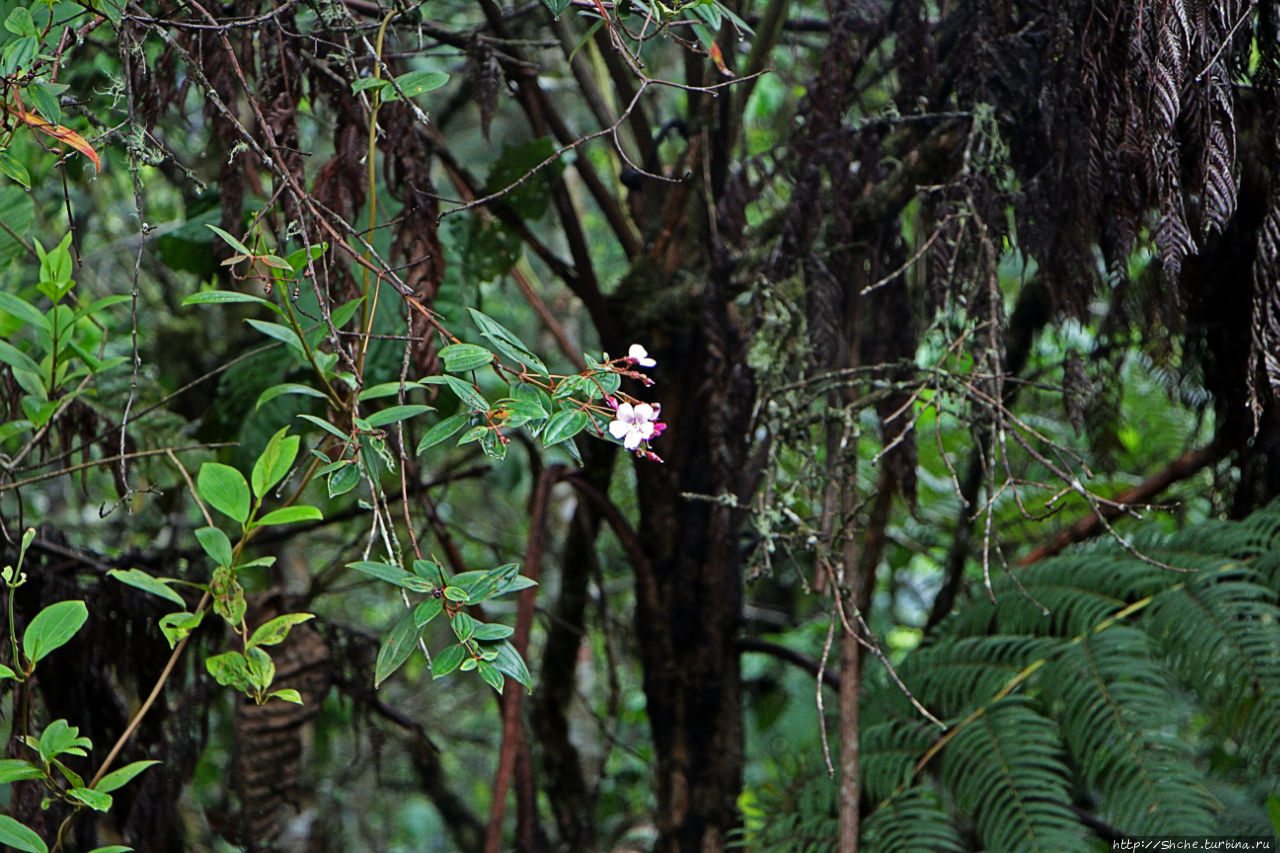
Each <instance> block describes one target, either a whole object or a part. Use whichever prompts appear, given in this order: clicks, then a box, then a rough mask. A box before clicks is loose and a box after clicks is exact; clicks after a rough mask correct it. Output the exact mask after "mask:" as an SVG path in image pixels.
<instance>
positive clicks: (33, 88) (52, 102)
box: [27, 80, 67, 124]
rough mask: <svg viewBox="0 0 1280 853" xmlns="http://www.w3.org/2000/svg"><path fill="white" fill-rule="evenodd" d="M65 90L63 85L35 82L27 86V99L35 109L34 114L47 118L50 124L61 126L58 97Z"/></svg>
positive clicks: (60, 110) (60, 105) (60, 107)
mask: <svg viewBox="0 0 1280 853" xmlns="http://www.w3.org/2000/svg"><path fill="white" fill-rule="evenodd" d="M66 90H67V85H66V84H65V83H49V82H45V81H41V80H36V81H34V82H32V83H30V84H29V85H28V86H27V97H28V98H29V99H30V101H31V104H32V105H33V106H34V107H35V108H36V112H38V113H39V114H40V115H42V116H44V117H45V118H47V119H48V120H49V122H50V123H51V124H62V104H60V103H59V102H58V96H59V95H61V94H62V93H63V92H65V91H66Z"/></svg>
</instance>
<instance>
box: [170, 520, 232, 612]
mask: <svg viewBox="0 0 1280 853" xmlns="http://www.w3.org/2000/svg"><path fill="white" fill-rule="evenodd" d="M196 541H198V542H199V543H200V547H201V548H203V549H204V552H205V553H206V554H208V555H209V559H211V560H213V564H214V565H215V566H230V565H231V564H232V563H233V562H235V556H234V552H233V550H232V548H231V540H230V539H228V538H227V534H225V533H223V532H222V531H221V530H219V529H218V528H216V527H201V528H200V529H199V530H197V531H196ZM157 594H159V593H157ZM180 603H181V602H180Z"/></svg>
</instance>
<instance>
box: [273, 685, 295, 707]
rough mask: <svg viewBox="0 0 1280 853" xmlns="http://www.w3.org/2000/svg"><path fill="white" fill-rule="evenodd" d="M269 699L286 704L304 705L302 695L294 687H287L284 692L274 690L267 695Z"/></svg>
mask: <svg viewBox="0 0 1280 853" xmlns="http://www.w3.org/2000/svg"><path fill="white" fill-rule="evenodd" d="M267 698H268V699H280V700H281V701H284V702H292V703H293V704H295V705H301V704H302V694H301V693H299V692H298V691H297V690H294V689H293V688H292V687H286V688H284V689H283V690H273V691H271V692H270V693H268V694H267Z"/></svg>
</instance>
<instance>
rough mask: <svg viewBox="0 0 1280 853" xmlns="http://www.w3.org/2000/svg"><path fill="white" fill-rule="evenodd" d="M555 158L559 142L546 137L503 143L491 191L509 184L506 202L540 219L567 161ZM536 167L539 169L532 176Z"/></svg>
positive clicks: (491, 173) (490, 177) (526, 216)
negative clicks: (509, 143) (517, 142)
mask: <svg viewBox="0 0 1280 853" xmlns="http://www.w3.org/2000/svg"><path fill="white" fill-rule="evenodd" d="M552 158H557V150H556V143H555V141H554V140H552V139H551V138H550V137H547V136H544V137H541V138H538V139H531V140H529V141H528V142H523V143H521V144H519V145H506V146H503V148H502V154H501V156H500V157H498V159H497V161H496V162H495V163H494V164H493V166H492V167H490V169H489V175H488V178H487V179H486V181H485V184H486V186H487V188H488V189H489V191H491V192H498V191H500V190H504V189H507V188H508V187H510V188H511V189H510V190H509V191H508V192H507V193H506V194H505V195H504V196H503V199H502V200H503V203H504V204H506V205H507V206H508V207H510V208H511V209H512V210H514V211H515V212H516V213H517V214H518V215H519V216H520V218H521V219H524V220H526V221H528V222H533V221H535V220H538V219H541V218H542V217H543V216H545V215H546V212H547V208H548V206H549V205H550V203H551V182H552V181H554V180H555V179H557V178H558V177H559V176H560V175H561V174H563V173H564V161H563V160H561V159H558V158H557V159H552ZM544 164H545V165H544ZM534 169H538V170H539V171H537V172H536V173H534V174H533V175H532V176H530V172H532V171H533V170H534ZM526 349H527V347H526Z"/></svg>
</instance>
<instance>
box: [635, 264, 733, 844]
mask: <svg viewBox="0 0 1280 853" xmlns="http://www.w3.org/2000/svg"><path fill="white" fill-rule="evenodd" d="M709 278H710V279H711V281H710V283H709V284H707V285H706V286H705V289H704V291H703V292H702V293H701V295H700V296H698V297H695V298H694V299H693V300H692V301H693V303H694V305H695V306H697V307H695V308H693V309H692V310H691V311H690V313H692V314H695V315H701V316H695V317H693V318H689V319H686V320H685V322H684V323H682V324H681V325H682V327H683V329H684V331H682V332H679V333H676V334H673V335H671V337H669V338H668V339H666V340H664V341H661V342H657V341H655V344H660V345H657V346H655V347H653V349H654V350H655V351H656V352H658V354H659V358H660V359H661V360H660V361H659V367H660V371H661V372H660V378H661V384H660V386H659V387H658V390H659V391H660V392H661V393H660V394H659V395H658V397H659V398H660V399H661V400H662V402H663V413H662V414H663V419H664V420H665V421H666V422H667V423H669V424H670V425H671V426H670V429H669V430H668V431H667V432H665V433H663V436H662V441H661V442H659V444H661V445H662V446H661V447H660V448H659V449H660V450H661V452H662V454H663V456H664V458H665V460H666V461H665V463H664V464H661V465H658V464H653V463H644V464H640V465H639V466H638V467H637V480H638V487H639V498H640V511H641V517H640V529H639V534H640V540H641V543H642V545H643V548H644V551H645V555H646V557H647V560H646V564H645V565H641V566H638V567H637V571H636V629H637V634H638V639H639V642H640V654H641V661H642V663H643V666H644V688H645V696H646V700H647V705H648V716H649V724H650V729H651V731H652V735H653V745H654V753H655V756H656V761H657V768H656V769H657V800H658V813H657V822H658V830H659V840H658V843H657V845H656V847H655V850H657V851H662V853H675V851H682V853H693V851H718V850H722V849H724V846H725V838H726V833H727V832H728V831H729V830H730V829H732V828H733V827H734V826H735V825H736V824H737V822H738V810H737V797H738V793H739V791H740V790H741V785H742V765H743V742H742V740H743V733H742V695H741V685H740V672H739V664H738V652H737V649H736V647H735V638H736V636H737V633H738V629H739V623H740V618H741V610H742V566H741V554H740V547H739V543H738V531H739V527H740V524H741V520H742V512H741V510H739V509H737V508H736V506H735V499H736V498H737V497H738V496H740V495H742V494H743V493H745V492H748V491H749V487H748V485H747V484H746V483H744V471H745V469H746V467H747V447H748V442H747V436H746V435H745V432H746V428H745V427H746V424H747V421H748V420H749V418H750V414H751V406H752V403H753V398H754V394H753V391H754V388H753V384H752V381H751V378H750V374H749V371H748V369H747V368H746V365H745V353H744V352H742V350H741V341H740V339H739V336H738V335H737V332H736V330H735V328H734V325H733V322H732V320H731V318H730V316H729V312H728V310H727V303H728V300H727V299H726V298H725V296H724V293H725V287H724V285H723V284H718V283H717V282H716V281H715V279H717V278H721V275H719V274H717V273H715V272H713V273H712V274H711V275H710V276H709ZM691 321H692V322H691ZM666 328H667V329H668V330H669V329H670V328H671V327H670V326H669V325H668V326H667V327H666ZM663 364H665V365H666V366H667V368H668V369H666V370H661V367H662V365H663ZM691 494H692V495H700V496H708V498H714V499H700V498H690V497H689V495H691Z"/></svg>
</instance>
